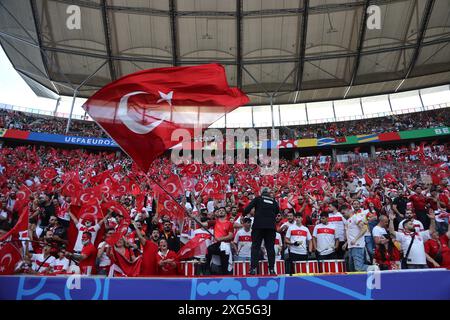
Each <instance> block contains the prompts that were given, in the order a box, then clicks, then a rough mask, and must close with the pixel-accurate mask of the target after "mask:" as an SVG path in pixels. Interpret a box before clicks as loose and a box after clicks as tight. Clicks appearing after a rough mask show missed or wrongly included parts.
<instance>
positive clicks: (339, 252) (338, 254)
mask: <svg viewBox="0 0 450 320" xmlns="http://www.w3.org/2000/svg"><path fill="white" fill-rule="evenodd" d="M344 243H345V242H344V241H339V246H338V248H337V250H336V258H338V259H344V255H345V250H344V249H342V246H343V245H344Z"/></svg>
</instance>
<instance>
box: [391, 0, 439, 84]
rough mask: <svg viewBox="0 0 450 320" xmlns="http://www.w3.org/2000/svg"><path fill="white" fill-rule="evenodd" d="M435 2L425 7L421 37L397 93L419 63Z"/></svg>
mask: <svg viewBox="0 0 450 320" xmlns="http://www.w3.org/2000/svg"><path fill="white" fill-rule="evenodd" d="M434 2H435V0H428V1H427V5H426V7H425V10H424V12H423V16H422V24H421V26H420V30H419V35H418V37H417V43H416V45H415V50H414V55H413V57H412V59H411V62H410V63H409V66H408V70H407V71H406V74H405V78H404V79H403V80H402V81H401V82H400V84H399V85H398V87H397V88H396V89H395V92H397V91H398V90H399V89H400V87H401V86H402V85H403V83H404V82H405V81H406V79H408V78H409V76H410V75H411V72H412V71H413V69H414V67H415V65H416V63H417V59H418V58H419V53H420V48H421V47H422V42H423V38H424V36H425V31H426V30H427V27H428V22H429V21H430V17H431V12H432V11H433V6H434Z"/></svg>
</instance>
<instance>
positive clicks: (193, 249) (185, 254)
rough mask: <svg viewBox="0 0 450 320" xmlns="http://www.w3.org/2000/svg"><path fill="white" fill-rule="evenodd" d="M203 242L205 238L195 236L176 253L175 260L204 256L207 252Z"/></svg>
mask: <svg viewBox="0 0 450 320" xmlns="http://www.w3.org/2000/svg"><path fill="white" fill-rule="evenodd" d="M205 240H206V238H203V237H201V236H200V235H196V236H195V237H194V238H192V239H191V240H189V241H188V242H186V244H185V245H184V246H183V247H182V248H181V249H180V250H179V251H178V253H177V260H183V259H189V258H192V257H195V256H200V255H205V254H206V252H207V251H208V248H207V246H206V241H205Z"/></svg>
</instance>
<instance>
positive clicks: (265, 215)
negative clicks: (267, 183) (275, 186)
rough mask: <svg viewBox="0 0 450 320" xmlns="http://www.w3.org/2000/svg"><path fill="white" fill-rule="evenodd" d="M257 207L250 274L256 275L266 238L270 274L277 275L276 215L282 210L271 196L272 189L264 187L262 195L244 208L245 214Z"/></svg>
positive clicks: (253, 229)
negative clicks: (262, 245) (275, 268)
mask: <svg viewBox="0 0 450 320" xmlns="http://www.w3.org/2000/svg"><path fill="white" fill-rule="evenodd" d="M253 208H255V218H254V220H253V225H252V252H251V268H250V274H251V275H255V274H256V270H257V267H258V261H259V253H260V250H261V243H262V240H263V239H264V246H265V247H266V250H267V258H268V260H269V274H271V275H276V273H275V270H274V266H275V248H274V245H275V236H276V228H275V225H276V222H275V217H276V215H277V214H278V212H279V211H280V208H279V206H278V203H277V202H276V201H275V199H274V198H272V197H271V196H270V189H269V188H267V187H265V188H263V189H262V192H261V196H259V197H256V198H255V199H253V200H252V201H251V202H250V203H249V205H248V206H247V207H246V208H245V209H244V214H248V213H249V212H250V211H251V210H252V209H253Z"/></svg>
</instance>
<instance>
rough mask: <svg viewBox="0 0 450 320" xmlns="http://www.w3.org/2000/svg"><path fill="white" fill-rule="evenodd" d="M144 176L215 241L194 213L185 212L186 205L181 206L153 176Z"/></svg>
mask: <svg viewBox="0 0 450 320" xmlns="http://www.w3.org/2000/svg"><path fill="white" fill-rule="evenodd" d="M144 175H145V177H146V178H147V181H148V182H150V180H151V181H153V182H154V183H155V184H156V185H157V186H158V187H159V188H160V189H161V190H163V191H164V192H165V193H166V194H167V195H168V196H169V197H170V198H171V199H172V200H173V201H174V202H175V203H176V205H177V206H178V207H180V208H181V209H183V211H184V213H185V214H186V215H187V216H188V217H189V218H191V219H193V220H194V221H195V222H197V224H199V225H200V226H201V228H203V229H204V230H205V231H206V232H208V233H209V234H210V235H211V236H212V237H213V238H214V239H215V240H216V241H217V239H216V237H215V236H214V234H212V232H211V231H209V229H208V228H207V227H205V226H204V225H203V224H202V223H201V222H200V221H199V220H198V219H197V218H196V217H195V216H194V215H189V214H188V213H187V209H186V207H183V206H181V205H180V204H179V203H178V201H177V200H176V199H175V198H174V197H173V196H172V195H171V194H170V193H169V192H168V191H167V190H166V189H164V188H163V187H162V186H161V185H160V184H159V182H158V181H156V180H155V178H153V177H152V176H148V175H147V173H145V174H144Z"/></svg>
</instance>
